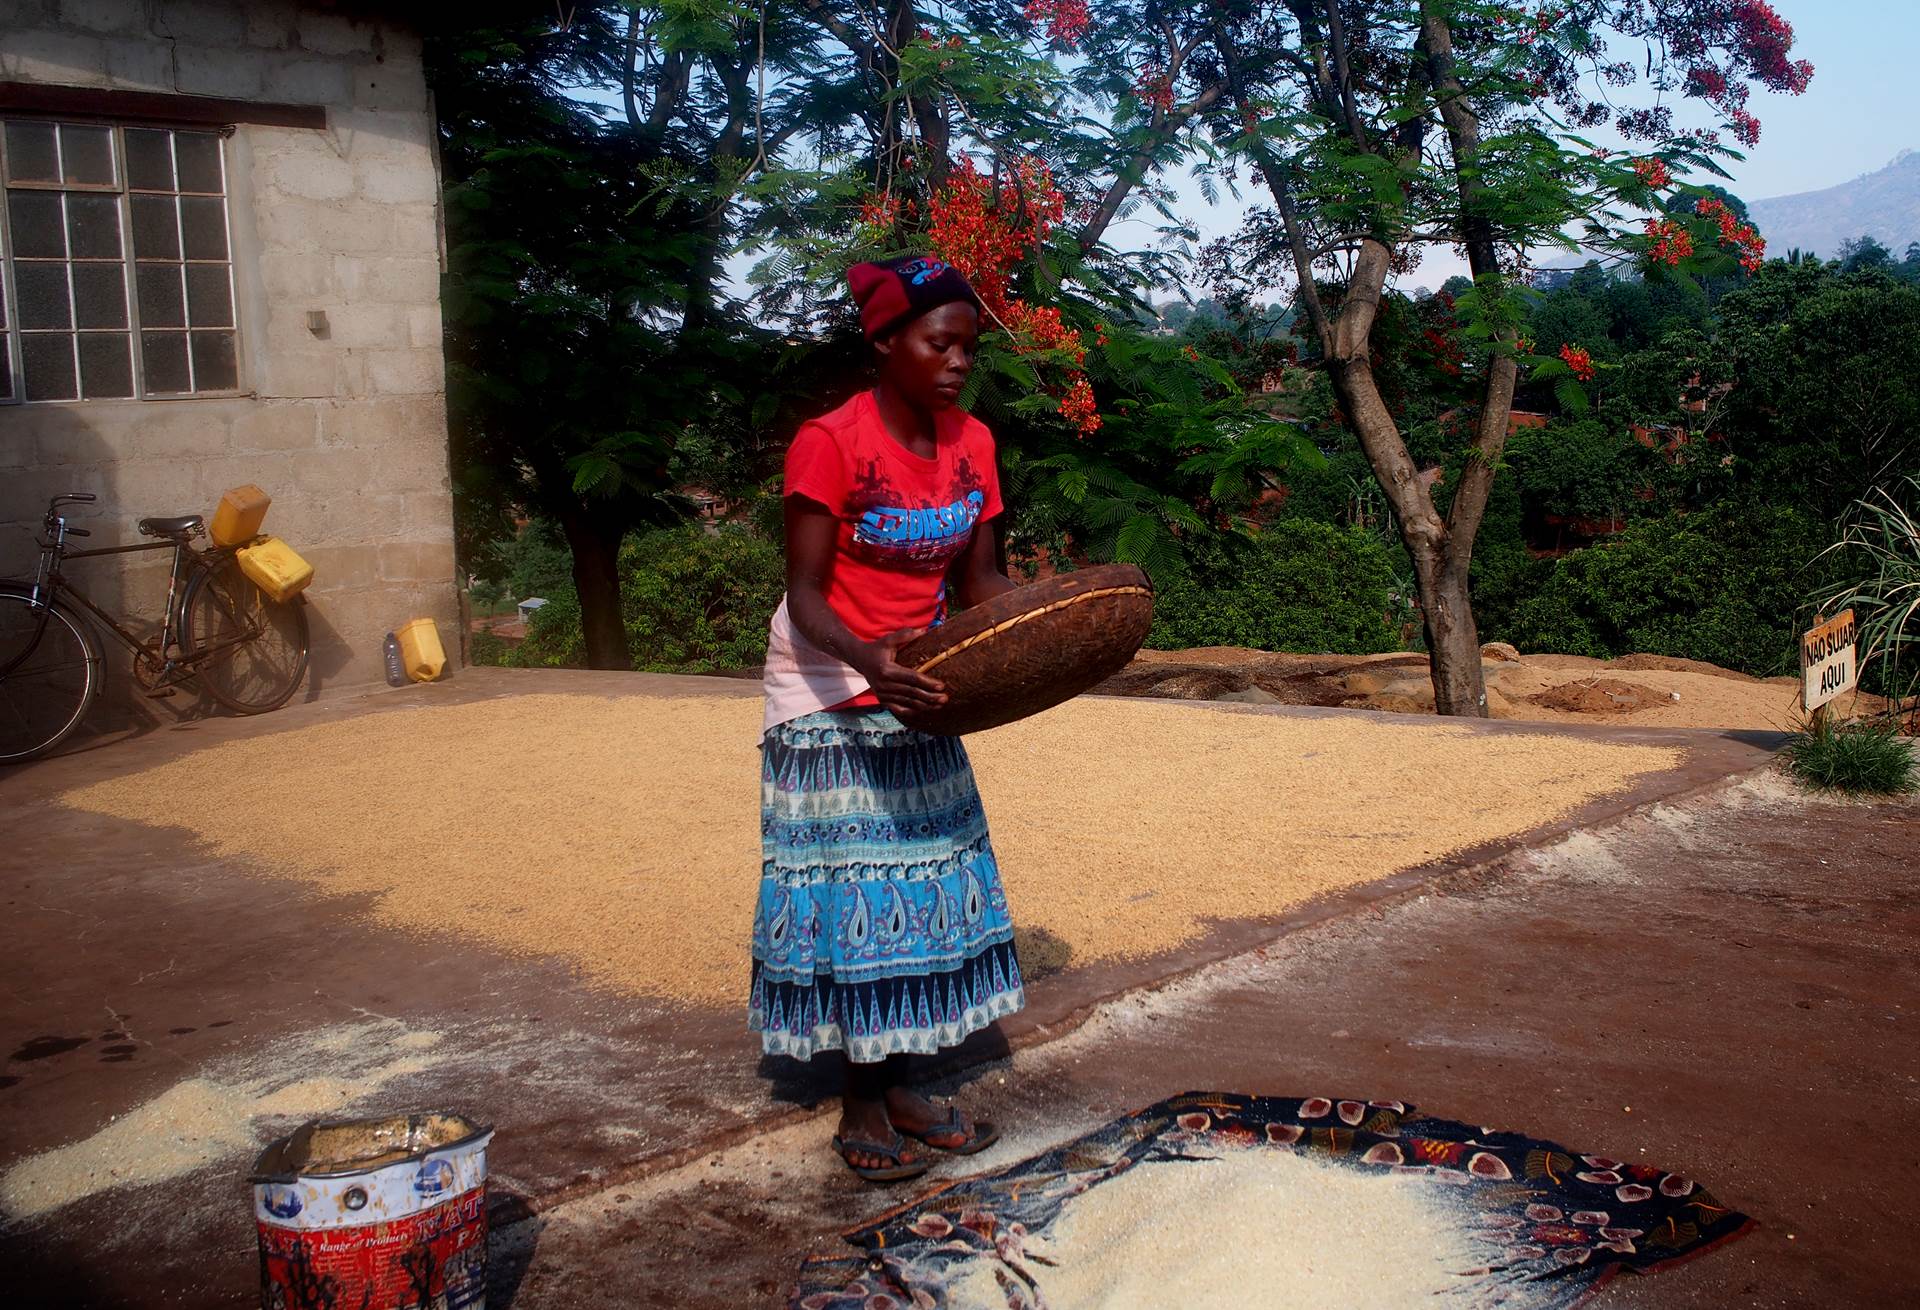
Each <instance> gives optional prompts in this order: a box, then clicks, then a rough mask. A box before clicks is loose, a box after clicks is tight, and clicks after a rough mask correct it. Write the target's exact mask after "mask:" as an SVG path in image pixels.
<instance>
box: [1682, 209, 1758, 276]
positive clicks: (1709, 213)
mask: <svg viewBox="0 0 1920 1310" xmlns="http://www.w3.org/2000/svg"><path fill="white" fill-rule="evenodd" d="M1694 209H1695V211H1696V212H1697V213H1700V214H1703V215H1705V216H1706V217H1708V218H1711V219H1712V220H1713V221H1714V222H1715V223H1717V224H1718V225H1719V227H1720V241H1721V243H1722V244H1724V245H1729V246H1732V247H1733V248H1734V249H1735V250H1738V251H1739V252H1740V267H1741V268H1744V269H1746V270H1747V272H1749V273H1752V272H1756V271H1757V270H1758V269H1759V267H1760V265H1761V263H1762V262H1763V261H1764V260H1765V259H1766V257H1767V241H1766V238H1765V237H1763V236H1761V235H1760V234H1759V233H1758V232H1756V231H1755V230H1754V227H1753V224H1751V223H1742V222H1741V221H1740V219H1739V217H1738V216H1737V215H1735V214H1734V212H1733V211H1732V210H1731V209H1728V208H1727V206H1726V204H1725V203H1724V202H1722V201H1719V200H1715V199H1714V198H1713V197H1711V196H1709V197H1707V198H1706V199H1705V200H1702V201H1701V202H1700V203H1699V204H1698V205H1695V206H1694Z"/></svg>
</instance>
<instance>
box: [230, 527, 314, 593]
mask: <svg viewBox="0 0 1920 1310" xmlns="http://www.w3.org/2000/svg"><path fill="white" fill-rule="evenodd" d="M234 558H235V559H237V560H239V561H240V571H241V572H242V573H244V574H246V575H247V576H248V577H249V578H252V579H253V582H254V585H255V586H257V587H259V588H260V590H262V591H264V592H266V593H267V599H269V600H271V601H274V602H276V603H277V604H282V605H284V604H286V603H287V602H288V601H290V600H292V599H293V598H294V597H295V596H298V595H299V594H300V593H301V592H302V591H304V590H305V589H306V585H307V584H308V583H309V582H312V581H313V565H311V564H309V563H307V562H306V561H305V560H303V559H301V558H300V556H299V554H298V553H296V552H295V551H294V549H293V547H292V546H289V545H288V544H287V543H286V542H284V541H282V540H280V538H278V537H262V538H260V540H258V541H256V542H254V543H253V544H252V545H251V546H243V547H242V548H241V549H239V550H237V551H235V552H234Z"/></svg>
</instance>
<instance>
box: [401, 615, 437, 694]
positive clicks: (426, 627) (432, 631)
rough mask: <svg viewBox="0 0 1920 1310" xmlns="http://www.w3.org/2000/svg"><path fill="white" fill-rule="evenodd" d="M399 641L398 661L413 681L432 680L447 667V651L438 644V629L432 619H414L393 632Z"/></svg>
mask: <svg viewBox="0 0 1920 1310" xmlns="http://www.w3.org/2000/svg"><path fill="white" fill-rule="evenodd" d="M393 635H394V636H395V637H396V638H397V639H398V640H399V642H400V661H401V663H402V665H403V666H404V667H405V668H406V671H407V676H408V677H409V678H412V679H413V680H414V681H415V682H432V681H433V680H434V679H435V678H438V677H439V676H440V675H441V674H442V673H444V672H446V668H447V652H446V651H445V650H444V649H443V648H442V647H441V645H440V629H439V628H437V627H435V626H434V622H433V620H432V619H415V620H413V621H412V622H411V623H408V624H405V625H404V626H402V627H401V629H400V630H399V631H398V632H396V633H394V634H393Z"/></svg>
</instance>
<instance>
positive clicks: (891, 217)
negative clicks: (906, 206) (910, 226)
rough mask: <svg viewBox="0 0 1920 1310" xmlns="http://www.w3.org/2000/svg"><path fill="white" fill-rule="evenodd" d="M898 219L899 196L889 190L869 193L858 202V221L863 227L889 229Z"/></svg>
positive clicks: (883, 230)
mask: <svg viewBox="0 0 1920 1310" xmlns="http://www.w3.org/2000/svg"><path fill="white" fill-rule="evenodd" d="M899 219H900V197H899V196H896V195H894V194H893V193H892V192H891V191H889V192H887V193H886V194H884V195H880V194H873V195H869V196H867V197H866V198H865V199H863V200H862V201H861V202H860V223H861V225H862V226H863V227H870V228H876V229H878V230H880V231H882V232H885V231H890V230H891V229H892V228H893V225H894V224H895V223H896V222H898V221H899Z"/></svg>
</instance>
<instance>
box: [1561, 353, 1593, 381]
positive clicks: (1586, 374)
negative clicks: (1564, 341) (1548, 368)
mask: <svg viewBox="0 0 1920 1310" xmlns="http://www.w3.org/2000/svg"><path fill="white" fill-rule="evenodd" d="M1560 358H1562V359H1564V360H1566V361H1567V367H1568V368H1570V369H1572V370H1573V375H1574V376H1575V377H1577V378H1579V379H1580V380H1581V381H1582V382H1591V381H1593V356H1592V355H1589V354H1588V353H1587V348H1586V347H1585V346H1562V347H1560Z"/></svg>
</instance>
